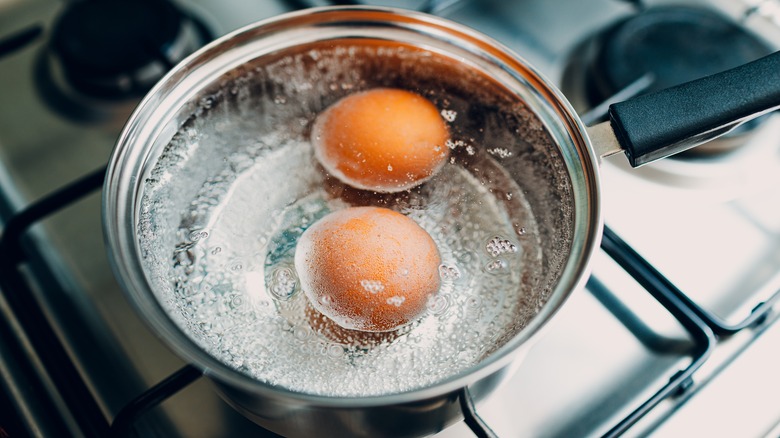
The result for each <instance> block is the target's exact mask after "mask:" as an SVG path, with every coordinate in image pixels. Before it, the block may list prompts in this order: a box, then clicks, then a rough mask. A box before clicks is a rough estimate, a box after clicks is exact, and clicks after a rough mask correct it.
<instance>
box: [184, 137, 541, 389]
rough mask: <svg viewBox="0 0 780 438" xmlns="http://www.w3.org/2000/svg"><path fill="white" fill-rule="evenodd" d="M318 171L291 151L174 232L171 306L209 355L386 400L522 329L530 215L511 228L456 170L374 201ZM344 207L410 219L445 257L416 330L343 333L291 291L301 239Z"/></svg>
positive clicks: (229, 182) (510, 191)
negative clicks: (195, 223) (380, 209)
mask: <svg viewBox="0 0 780 438" xmlns="http://www.w3.org/2000/svg"><path fill="white" fill-rule="evenodd" d="M313 160H314V158H313V153H312V148H311V146H310V145H309V144H308V143H306V142H292V141H291V142H289V143H288V144H286V145H284V146H283V147H281V148H279V149H278V150H276V151H274V152H273V153H271V154H269V155H266V156H264V157H263V158H262V159H259V160H257V161H256V163H254V165H252V166H251V167H250V168H249V169H247V170H246V171H244V172H242V173H241V174H238V175H233V176H232V177H231V176H228V175H225V177H224V178H221V179H220V180H221V181H223V184H225V185H226V187H225V190H216V191H215V188H214V186H213V184H210V185H209V187H208V188H207V189H204V190H206V191H207V192H208V193H214V192H216V193H220V194H222V196H221V197H220V198H218V199H210V198H209V197H208V194H204V197H203V198H202V199H200V202H197V203H195V204H194V205H193V207H192V209H191V211H190V212H189V215H190V216H191V217H197V216H203V217H205V218H207V220H205V221H201V222H200V223H203V224H206V226H205V227H203V228H198V229H190V228H183V229H181V230H180V237H181V242H179V244H178V245H177V247H176V249H175V251H174V260H175V263H174V265H175V266H174V268H175V273H176V275H177V276H178V277H179V279H180V281H179V282H178V283H177V285H176V289H175V296H176V301H177V303H178V307H179V309H180V311H181V312H182V313H183V315H184V319H185V320H186V321H187V329H188V330H189V331H190V332H191V334H192V336H193V337H194V338H195V339H196V340H198V341H199V343H200V344H201V346H202V347H203V348H205V349H206V350H207V351H208V352H210V353H211V354H213V355H214V356H216V357H218V358H220V359H221V360H223V361H224V362H225V363H227V364H229V365H231V366H233V367H235V368H236V369H238V370H240V371H242V372H245V373H247V374H249V375H251V376H253V377H256V378H258V379H260V380H262V381H266V382H268V383H270V384H273V385H279V386H283V387H285V388H289V389H291V390H294V391H301V392H305V393H313V394H326V395H336V396H364V395H376V394H387V393H393V392H400V391H404V390H409V389H413V388H416V387H421V386H424V385H427V384H430V383H432V382H435V381H438V380H441V379H444V378H446V377H449V376H452V375H453V374H455V373H457V372H458V371H460V370H463V369H465V368H468V367H469V366H472V365H474V364H475V363H477V362H478V361H479V360H480V359H482V358H483V357H484V356H485V355H486V354H488V353H489V352H490V351H492V350H493V349H494V348H495V347H496V345H497V343H498V342H499V340H500V339H501V338H502V337H505V336H507V335H509V334H511V331H512V330H515V328H516V326H517V325H518V324H520V323H522V321H518V320H517V318H518V315H520V312H519V311H518V307H520V306H523V304H524V303H525V300H523V296H524V291H523V273H524V271H525V270H526V268H527V266H525V265H526V264H529V263H534V260H533V259H534V258H533V257H529V256H528V255H529V254H531V255H533V251H534V250H533V249H531V248H527V249H526V248H524V246H525V240H524V239H523V238H522V235H523V233H532V232H533V229H534V224H533V222H532V221H529V220H528V216H526V217H525V218H524V221H523V222H522V223H518V222H515V221H513V217H512V215H510V214H509V212H508V211H507V210H506V209H505V207H504V206H505V203H503V202H497V200H496V198H495V196H494V195H493V194H491V193H490V191H491V190H489V188H487V187H485V186H483V185H482V184H481V183H480V182H478V181H477V180H476V179H475V178H474V177H473V176H472V175H471V174H470V173H468V172H466V171H465V170H464V169H463V168H462V167H460V166H457V165H448V166H445V167H444V169H443V170H442V171H441V172H440V174H439V175H437V176H436V177H435V178H434V179H433V180H431V181H430V182H428V183H427V184H425V185H424V186H423V187H420V188H418V189H416V190H413V191H411V192H409V193H406V194H400V195H393V196H387V195H385V196H375V195H371V194H360V193H358V192H357V191H352V190H350V189H349V188H347V187H343V186H340V184H339V183H335V182H333V181H330V180H327V179H326V177H325V175H324V173H323V172H322V170H321V169H320V168H319V167H318V166H317V165H316V163H315V162H314V161H313ZM507 182H508V181H507ZM228 186H229V187H228ZM504 189H505V192H502V193H504V195H503V196H511V197H512V198H513V200H514V202H513V203H512V204H513V205H520V206H522V205H523V201H522V191H521V190H519V188H517V187H505V188H504ZM344 192H348V193H347V194H346V195H345V194H344ZM350 195H354V196H355V197H357V198H358V199H351V200H350ZM361 195H364V196H363V197H361ZM356 201H357V202H356ZM351 203H360V204H369V203H373V204H374V205H381V206H385V207H389V208H393V209H395V210H398V211H400V212H402V213H404V214H406V215H408V216H409V217H410V218H412V219H414V220H415V221H416V222H417V223H418V224H419V225H420V226H421V227H422V228H424V229H425V230H426V231H428V233H429V234H430V235H431V236H432V237H433V239H434V241H435V242H436V244H437V246H438V248H439V251H440V253H441V256H442V261H443V263H442V265H441V266H440V267H439V272H440V275H441V278H442V287H441V289H440V291H439V292H438V294H437V295H435V296H434V297H432V298H431V299H430V300H429V302H428V308H427V311H426V313H425V314H424V316H423V317H422V318H421V319H420V320H418V321H414V322H412V323H411V324H409V325H408V326H406V327H404V328H402V329H400V330H399V331H398V332H396V333H389V334H382V335H377V334H366V333H360V332H351V331H348V330H344V329H341V328H339V327H337V326H335V325H334V324H333V323H331V322H329V321H327V320H326V319H325V317H323V316H321V315H318V314H317V313H316V311H314V310H313V309H312V308H311V307H310V306H309V304H308V301H307V297H306V296H305V294H303V293H302V291H301V290H300V287H299V283H298V280H297V273H296V272H295V267H294V264H293V256H294V253H295V246H296V241H297V239H298V237H299V236H300V235H301V234H302V233H303V231H304V230H305V229H306V228H307V227H308V226H310V225H311V224H312V223H314V222H316V220H317V219H319V218H321V217H322V216H324V215H326V214H327V213H329V212H331V211H334V210H337V209H341V208H345V207H347V206H349V205H350V204H351ZM525 211H527V210H525ZM518 227H519V228H518ZM518 230H519V232H518ZM526 252H528V253H529V254H526Z"/></svg>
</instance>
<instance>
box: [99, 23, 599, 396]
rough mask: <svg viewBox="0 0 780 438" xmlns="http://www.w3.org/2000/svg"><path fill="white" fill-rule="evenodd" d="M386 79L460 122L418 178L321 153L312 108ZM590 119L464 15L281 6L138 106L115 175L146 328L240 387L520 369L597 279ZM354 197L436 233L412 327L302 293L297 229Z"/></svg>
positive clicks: (409, 388)
mask: <svg viewBox="0 0 780 438" xmlns="http://www.w3.org/2000/svg"><path fill="white" fill-rule="evenodd" d="M378 87H392V88H402V89H406V90H410V91H413V92H416V93H418V94H420V95H422V96H425V97H426V98H428V99H429V100H431V101H432V102H433V103H434V104H435V105H436V106H437V107H438V108H439V109H441V110H442V114H443V116H444V117H445V118H446V119H447V120H448V121H449V122H448V123H449V127H450V131H451V141H450V142H449V143H448V144H446V145H443V147H449V148H450V149H451V150H450V161H449V162H448V163H447V164H446V165H445V167H444V169H442V171H441V172H439V173H438V174H437V175H436V176H435V177H434V178H433V179H431V180H430V181H428V182H426V183H424V184H423V185H421V186H419V187H417V188H414V189H412V190H410V191H408V192H403V193H399V194H392V195H380V194H375V193H369V192H364V191H359V190H355V189H352V188H350V187H348V186H346V185H344V184H342V183H340V182H338V181H336V180H334V179H333V178H330V177H329V176H328V175H327V174H326V173H325V171H324V170H323V169H322V168H321V167H320V166H319V164H318V163H317V161H316V159H315V158H314V156H313V153H312V149H311V145H310V141H309V131H310V128H311V125H312V123H313V121H314V120H315V118H316V117H317V115H318V114H319V113H320V112H321V111H323V110H324V109H325V108H327V107H328V106H329V105H331V104H333V103H334V102H336V101H337V100H338V99H340V98H342V97H344V96H346V95H349V94H351V93H355V92H358V91H361V90H368V89H372V88H378ZM580 128H581V127H580V126H579V124H578V122H577V121H576V117H574V116H572V113H571V110H570V109H569V107H568V105H567V104H566V103H565V102H563V101H562V99H560V97H559V96H558V94H557V92H555V91H554V90H553V89H552V88H551V87H549V86H547V85H546V82H544V81H543V80H542V79H541V78H539V77H538V75H536V73H535V72H534V71H533V70H532V69H530V68H529V67H526V66H525V65H524V64H522V63H521V62H520V61H517V60H516V59H515V58H512V57H509V56H508V55H506V54H505V53H504V52H502V51H501V49H500V48H497V47H496V45H495V44H494V43H491V42H488V41H486V40H484V39H483V38H482V37H479V36H477V35H474V34H472V33H470V32H468V31H465V30H464V29H462V28H460V27H458V26H455V25H452V24H448V23H445V22H443V21H441V20H432V19H429V18H426V17H424V16H421V15H417V14H412V15H408V14H406V13H400V12H397V11H395V12H390V11H384V10H368V11H365V10H362V11H361V10H337V11H319V12H315V13H307V14H297V15H293V16H290V17H286V18H282V19H279V20H277V21H274V22H272V23H269V24H266V25H265V26H259V27H252V28H248V29H245V30H242V31H239V32H237V33H236V34H233V35H229V36H227V37H225V38H224V39H222V40H219V41H217V42H216V43H214V44H212V45H210V46H208V47H207V48H205V49H204V50H202V51H201V52H198V53H197V54H195V55H194V56H193V57H191V58H190V59H188V60H186V61H185V62H184V63H183V64H182V65H180V66H179V67H177V68H176V69H175V70H174V71H173V72H172V73H171V74H169V75H168V76H167V77H166V79H164V80H163V81H162V82H161V83H160V84H159V85H158V87H157V88H155V89H154V90H153V91H152V93H151V94H150V95H149V96H148V97H147V98H146V99H145V100H144V102H143V103H142V104H141V105H140V106H139V108H138V109H137V110H136V113H135V114H134V116H133V117H132V118H131V120H130V122H129V123H128V125H127V127H126V129H125V131H124V133H123V135H122V137H121V138H120V141H119V144H118V146H117V149H116V150H115V152H114V156H113V157H112V161H111V165H110V171H109V176H108V178H107V182H106V190H105V192H104V196H105V198H104V200H105V223H106V235H107V237H108V242H109V247H110V252H111V257H112V260H113V262H114V265H115V270H116V272H117V275H118V277H119V278H120V281H121V282H122V283H123V284H124V286H125V288H126V289H127V291H128V294H129V296H130V297H131V299H132V301H133V302H134V303H135V304H136V305H137V306H138V307H139V310H140V311H141V313H143V314H144V316H145V317H146V318H147V319H148V320H149V322H150V324H151V325H152V326H153V327H154V328H155V329H156V330H157V331H158V332H160V333H161V335H162V336H163V337H164V338H166V339H167V340H168V341H169V343H170V344H171V345H172V346H173V347H174V348H175V349H176V350H178V351H179V352H180V353H181V354H183V355H184V356H185V357H186V358H187V359H188V360H190V361H192V362H194V363H195V364H197V365H200V366H202V367H204V368H208V369H209V370H210V372H211V373H212V374H213V375H214V376H215V377H217V378H218V379H222V380H226V381H229V382H230V383H231V384H232V385H234V386H239V387H242V388H245V389H248V390H251V391H259V392H263V391H266V392H268V391H282V392H286V393H288V394H290V395H292V396H295V395H296V394H302V395H305V396H312V397H315V398H319V400H320V402H322V403H327V400H328V399H335V398H338V399H340V400H344V399H350V400H359V399H364V398H370V397H383V396H387V395H388V394H389V395H391V396H392V395H398V394H407V395H409V394H411V395H410V397H412V398H414V397H419V396H420V395H421V394H425V395H433V394H435V393H437V392H438V393H443V392H444V391H447V390H451V389H452V388H454V387H458V386H463V385H464V384H467V383H469V381H470V380H473V379H476V378H478V377H480V376H485V375H488V373H491V372H494V371H495V370H496V369H497V368H499V367H501V366H504V365H506V363H507V362H508V361H509V360H511V353H512V352H513V351H514V350H517V349H518V348H519V347H520V346H522V345H524V344H526V343H527V342H528V341H529V340H530V338H532V337H533V336H534V335H536V333H537V332H538V331H539V329H540V328H541V327H542V326H543V325H544V324H546V323H547V321H548V320H549V319H550V317H551V316H552V315H553V314H554V313H555V311H556V310H557V309H558V308H559V307H560V306H561V305H562V304H563V302H564V300H565V298H566V297H567V296H568V294H569V293H570V292H571V291H572V290H573V289H575V288H576V287H577V286H578V284H579V283H580V282H581V281H582V279H583V278H584V275H585V273H586V271H587V260H588V257H589V255H590V253H591V252H592V250H593V247H595V245H596V243H595V242H596V241H597V239H598V234H599V231H598V230H599V216H598V203H597V196H596V190H597V182H596V175H595V166H594V163H593V161H594V159H593V156H592V153H591V152H589V148H588V145H587V140H586V139H584V137H583V136H582V135H581V134H580V132H581V130H580ZM353 205H380V206H385V207H388V208H393V209H396V210H398V211H401V212H403V213H404V214H407V215H409V216H410V217H412V218H413V219H415V220H416V221H417V222H418V223H419V224H420V225H421V226H422V227H423V228H425V229H426V230H427V231H428V232H429V233H430V234H431V235H432V236H434V239H435V240H436V241H437V243H438V244H439V246H440V248H439V249H440V251H441V253H442V259H443V265H444V266H442V269H441V272H442V276H443V286H442V290H441V291H440V293H439V294H438V295H437V297H435V298H434V299H432V300H431V301H430V302H429V304H430V306H429V309H428V312H427V313H426V315H425V316H424V317H423V318H422V319H421V320H420V321H416V322H413V323H412V324H410V325H409V326H407V327H405V328H403V329H401V330H400V331H399V332H397V333H392V334H386V335H381V336H378V337H377V336H373V335H372V336H364V335H361V334H359V333H358V334H355V333H347V334H346V335H345V334H344V332H340V331H339V329H338V328H336V329H335V331H336V334H334V329H333V328H332V327H324V326H322V325H321V324H320V323H316V322H312V317H311V309H310V308H309V307H308V305H307V302H306V297H305V296H304V294H302V293H300V290H299V288H298V289H296V287H297V285H296V282H295V279H296V274H295V272H294V267H293V266H292V264H291V260H292V259H291V258H290V257H291V254H292V252H294V244H295V238H296V237H297V236H298V235H299V234H300V232H301V231H302V230H303V229H305V228H306V227H307V226H308V225H310V224H311V223H312V222H313V221H315V220H316V219H317V218H318V217H320V216H322V215H323V214H325V213H326V212H328V211H332V210H335V209H339V208H345V207H347V206H353ZM496 238H499V240H505V241H506V242H508V245H509V246H507V245H504V247H503V248H504V249H501V248H499V249H496V246H495V245H493V246H492V247H491V245H492V244H495V243H496V242H497V241H496V240H495V239H496ZM491 242H492V243H491ZM499 247H500V245H499ZM491 248H492V249H491ZM507 248H509V249H507ZM512 248H514V249H512ZM442 345H443V346H442ZM323 400H325V401H323Z"/></svg>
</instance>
